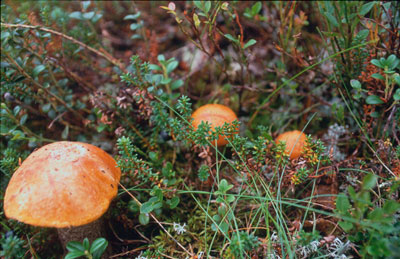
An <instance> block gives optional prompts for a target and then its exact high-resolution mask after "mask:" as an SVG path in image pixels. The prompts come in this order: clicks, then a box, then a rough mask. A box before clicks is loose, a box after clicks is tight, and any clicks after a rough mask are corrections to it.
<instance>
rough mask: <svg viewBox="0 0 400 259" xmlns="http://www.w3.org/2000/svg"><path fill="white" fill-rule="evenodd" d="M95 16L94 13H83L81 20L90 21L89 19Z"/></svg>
mask: <svg viewBox="0 0 400 259" xmlns="http://www.w3.org/2000/svg"><path fill="white" fill-rule="evenodd" d="M95 14H96V13H95V12H88V13H84V14H83V16H82V17H83V19H85V20H90V19H92V18H93V16H94V15H95Z"/></svg>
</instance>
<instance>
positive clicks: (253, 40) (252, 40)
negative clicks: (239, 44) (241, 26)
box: [243, 39, 257, 49]
mask: <svg viewBox="0 0 400 259" xmlns="http://www.w3.org/2000/svg"><path fill="white" fill-rule="evenodd" d="M256 43H257V41H256V40H255V39H250V40H249V41H248V42H247V43H246V44H244V46H243V49H247V48H248V47H250V46H253V45H254V44H256Z"/></svg>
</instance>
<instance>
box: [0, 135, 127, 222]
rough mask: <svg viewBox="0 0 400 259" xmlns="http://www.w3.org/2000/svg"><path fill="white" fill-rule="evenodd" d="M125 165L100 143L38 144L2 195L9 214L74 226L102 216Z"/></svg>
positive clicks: (5, 208)
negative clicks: (101, 147) (41, 145)
mask: <svg viewBox="0 0 400 259" xmlns="http://www.w3.org/2000/svg"><path fill="white" fill-rule="evenodd" d="M120 177H121V171H120V169H119V168H118V167H117V163H116V162H115V160H114V159H113V158H112V157H111V156H110V155H109V154H107V153H106V152H105V151H103V150H102V149H100V148H98V147H96V146H93V145H90V144H86V143H81V142H68V141H61V142H55V143H52V144H49V145H46V146H43V147H41V148H39V149H38V150H36V151H34V152H33V153H32V154H30V155H29V156H28V158H27V159H25V161H24V162H23V163H22V165H21V166H20V167H19V168H18V170H17V171H16V172H15V173H14V174H13V176H12V177H11V180H10V182H9V184H8V186H7V189H6V193H5V196H4V212H5V215H6V216H7V217H8V218H13V219H16V220H19V221H22V222H24V223H26V224H30V225H34V226H42V227H56V228H63V227H70V226H80V225H85V224H88V223H90V222H92V221H94V220H96V219H98V218H100V217H101V216H102V215H103V214H104V213H105V212H106V210H107V209H108V207H109V205H110V202H111V200H112V199H113V198H114V197H115V196H116V195H117V191H118V182H119V179H120Z"/></svg>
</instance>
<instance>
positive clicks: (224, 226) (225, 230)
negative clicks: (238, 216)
mask: <svg viewBox="0 0 400 259" xmlns="http://www.w3.org/2000/svg"><path fill="white" fill-rule="evenodd" d="M219 229H220V230H221V231H222V232H223V233H225V234H226V233H228V230H229V225H228V223H226V222H225V221H223V222H221V223H220V224H219Z"/></svg>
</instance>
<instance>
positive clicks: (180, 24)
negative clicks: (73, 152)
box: [0, 1, 400, 259]
mask: <svg viewBox="0 0 400 259" xmlns="http://www.w3.org/2000/svg"><path fill="white" fill-rule="evenodd" d="M1 9H2V12H1V78H2V79H1V132H0V134H1V142H0V147H1V156H0V169H1V173H2V177H1V187H0V197H1V205H2V208H3V197H4V192H5V190H6V187H7V184H8V181H9V180H10V178H11V177H12V175H13V173H14V172H15V171H16V170H17V168H18V167H19V165H20V164H21V163H22V162H23V161H24V159H25V158H26V157H27V156H28V155H29V154H30V153H31V152H32V151H33V150H35V149H36V148H39V147H41V146H43V145H45V144H48V143H52V142H55V141H61V140H68V141H81V142H87V143H91V144H94V145H97V146H99V147H101V148H102V149H103V150H105V151H107V152H109V153H110V154H113V156H114V158H115V159H116V160H117V163H118V166H119V167H120V169H121V171H122V176H121V180H120V188H119V193H118V197H117V198H115V199H114V201H113V203H112V204H111V206H110V208H109V210H108V212H107V214H106V215H105V220H106V221H107V236H105V237H102V238H100V239H98V240H96V241H94V242H93V243H92V244H90V243H89V241H88V240H87V239H86V240H76V242H72V243H70V244H69V246H67V250H63V248H62V247H61V245H60V244H59V241H58V238H57V234H56V231H55V230H54V229H45V228H39V227H32V226H28V225H25V224H23V223H20V222H18V221H16V220H11V219H7V218H6V216H5V214H4V211H3V210H2V212H1V214H0V222H1V227H0V228H1V233H2V235H1V239H0V245H1V247H2V249H1V251H0V255H1V256H2V257H4V258H23V257H26V258H29V257H33V258H59V257H60V255H66V252H69V255H67V257H68V258H78V257H82V256H83V257H86V258H98V257H99V256H100V254H101V253H103V252H104V251H105V249H106V247H107V245H108V246H111V249H112V252H113V254H114V256H115V257H117V258H140V259H144V258H396V256H398V253H399V247H400V236H399V233H400V223H399V213H400V203H399V202H398V200H399V184H400V178H399V177H400V139H399V132H400V128H399V125H400V124H399V121H400V109H399V102H400V87H399V86H400V75H399V73H400V52H399V46H400V40H399V25H400V13H399V12H400V5H399V4H398V3H397V2H378V1H370V2H367V1H365V2H364V1H360V2H352V1H340V2H329V1H324V2H322V1H320V2H296V1H292V2H279V1H278V2H261V1H259V2H245V1H244V2H240V1H233V2H214V1H187V2H178V1H177V2H157V1H150V2H117V1H115V2H114V1H103V2H102V1H100V2H91V1H82V2H70V3H67V2H14V1H3V2H2V3H1ZM208 103H219V104H224V105H226V106H229V107H230V108H232V109H233V110H234V111H235V113H236V114H237V115H238V119H237V120H236V121H234V122H233V123H231V124H228V123H226V124H225V125H223V126H222V127H216V128H215V129H214V130H211V125H210V124H209V123H206V122H202V123H201V124H200V126H199V127H198V128H197V129H196V130H195V129H194V128H193V126H192V117H191V115H192V113H193V111H194V110H196V109H197V108H199V107H200V106H202V105H204V104H208ZM289 130H299V131H302V132H304V133H306V134H307V139H306V144H305V146H304V148H303V151H302V153H301V156H300V157H299V158H295V159H290V156H289V155H288V153H287V152H286V151H285V144H284V143H281V142H279V143H276V142H275V139H276V137H277V136H278V135H279V134H280V133H283V132H285V131H289ZM237 133H238V134H237ZM221 136H225V137H226V139H227V140H228V142H229V144H228V145H226V146H224V147H217V146H216V141H217V139H218V138H219V137H221Z"/></svg>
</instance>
